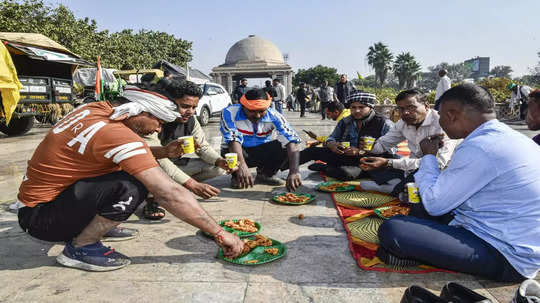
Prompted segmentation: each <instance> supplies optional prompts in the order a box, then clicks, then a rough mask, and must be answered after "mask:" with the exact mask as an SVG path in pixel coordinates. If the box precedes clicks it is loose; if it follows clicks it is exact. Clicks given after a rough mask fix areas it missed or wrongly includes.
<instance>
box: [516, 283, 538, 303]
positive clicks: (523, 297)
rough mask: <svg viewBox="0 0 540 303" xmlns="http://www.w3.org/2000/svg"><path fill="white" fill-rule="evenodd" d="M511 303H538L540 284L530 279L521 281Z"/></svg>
mask: <svg viewBox="0 0 540 303" xmlns="http://www.w3.org/2000/svg"><path fill="white" fill-rule="evenodd" d="M512 303H540V284H539V283H538V282H536V281H535V280H532V279H527V280H525V281H523V282H522V283H521V285H520V286H519V288H518V289H517V291H516V295H515V296H514V298H513V299H512Z"/></svg>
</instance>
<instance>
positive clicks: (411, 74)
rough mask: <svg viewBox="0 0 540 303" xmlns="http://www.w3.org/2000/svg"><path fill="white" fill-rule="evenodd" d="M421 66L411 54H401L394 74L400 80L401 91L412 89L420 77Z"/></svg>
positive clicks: (395, 62)
mask: <svg viewBox="0 0 540 303" xmlns="http://www.w3.org/2000/svg"><path fill="white" fill-rule="evenodd" d="M421 68H422V67H421V66H420V64H419V63H418V62H416V59H415V58H414V56H413V55H411V54H410V53H409V52H407V53H401V54H399V55H398V56H397V57H396V60H395V61H394V66H393V68H392V69H393V70H394V74H395V76H396V77H397V78H398V83H399V89H403V88H405V87H407V88H411V87H413V86H414V82H415V80H416V79H417V77H418V73H419V72H420V70H421Z"/></svg>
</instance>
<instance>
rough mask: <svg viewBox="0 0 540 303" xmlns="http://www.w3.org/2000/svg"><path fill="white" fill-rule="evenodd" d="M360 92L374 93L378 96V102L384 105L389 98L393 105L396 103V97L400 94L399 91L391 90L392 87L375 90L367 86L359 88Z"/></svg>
mask: <svg viewBox="0 0 540 303" xmlns="http://www.w3.org/2000/svg"><path fill="white" fill-rule="evenodd" d="M356 88H357V89H358V90H362V91H365V92H367V93H372V94H375V95H376V96H377V101H379V102H380V103H382V102H383V101H384V99H386V98H388V99H389V100H390V101H392V103H395V102H396V101H395V100H396V96H397V94H398V93H399V91H398V90H396V89H393V88H390V87H380V88H373V87H366V86H357V87H356Z"/></svg>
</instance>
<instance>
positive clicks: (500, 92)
mask: <svg viewBox="0 0 540 303" xmlns="http://www.w3.org/2000/svg"><path fill="white" fill-rule="evenodd" d="M510 82H512V80H510V79H508V78H490V79H483V80H480V81H478V82H477V83H476V85H480V86H483V87H485V88H487V89H488V90H489V92H490V93H491V95H492V96H493V98H494V99H495V102H497V103H500V102H505V101H506V100H507V99H510V97H511V96H512V92H511V91H510V90H509V89H508V84H510ZM513 82H515V83H516V84H521V83H519V82H516V81H513Z"/></svg>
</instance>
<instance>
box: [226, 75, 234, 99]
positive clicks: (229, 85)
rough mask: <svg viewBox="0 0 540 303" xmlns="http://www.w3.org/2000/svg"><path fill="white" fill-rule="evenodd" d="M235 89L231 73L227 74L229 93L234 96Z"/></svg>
mask: <svg viewBox="0 0 540 303" xmlns="http://www.w3.org/2000/svg"><path fill="white" fill-rule="evenodd" d="M233 90H234V88H233V81H232V75H231V74H230V73H227V91H228V92H229V95H230V94H232V92H233Z"/></svg>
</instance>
